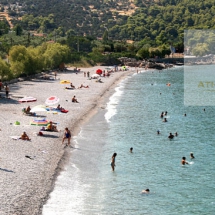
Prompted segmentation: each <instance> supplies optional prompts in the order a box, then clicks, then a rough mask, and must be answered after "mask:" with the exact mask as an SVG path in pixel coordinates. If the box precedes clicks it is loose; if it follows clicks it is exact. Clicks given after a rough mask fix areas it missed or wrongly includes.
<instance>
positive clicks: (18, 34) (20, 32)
mask: <svg viewBox="0 0 215 215" xmlns="http://www.w3.org/2000/svg"><path fill="white" fill-rule="evenodd" d="M14 31H15V32H16V36H21V35H22V31H23V30H22V27H21V26H20V25H16V26H15V28H14Z"/></svg>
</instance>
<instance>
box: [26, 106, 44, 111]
mask: <svg viewBox="0 0 215 215" xmlns="http://www.w3.org/2000/svg"><path fill="white" fill-rule="evenodd" d="M46 111H47V109H46V106H45V105H37V106H34V107H33V108H32V109H31V110H30V112H46Z"/></svg>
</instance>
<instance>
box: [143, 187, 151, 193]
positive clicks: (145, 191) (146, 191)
mask: <svg viewBox="0 0 215 215" xmlns="http://www.w3.org/2000/svg"><path fill="white" fill-rule="evenodd" d="M149 192H150V190H149V189H148V188H147V189H145V190H142V192H141V193H145V194H148V193H149Z"/></svg>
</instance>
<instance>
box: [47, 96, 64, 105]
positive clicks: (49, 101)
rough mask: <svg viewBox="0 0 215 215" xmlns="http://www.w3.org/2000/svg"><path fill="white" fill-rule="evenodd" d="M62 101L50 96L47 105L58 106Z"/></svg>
mask: <svg viewBox="0 0 215 215" xmlns="http://www.w3.org/2000/svg"><path fill="white" fill-rule="evenodd" d="M59 101H60V99H59V98H58V97H57V96H50V97H49V98H47V99H46V102H45V103H46V104H47V105H54V104H57V103H58V102H59Z"/></svg>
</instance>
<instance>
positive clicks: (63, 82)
mask: <svg viewBox="0 0 215 215" xmlns="http://www.w3.org/2000/svg"><path fill="white" fill-rule="evenodd" d="M60 83H61V84H70V81H68V80H62V81H60Z"/></svg>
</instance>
